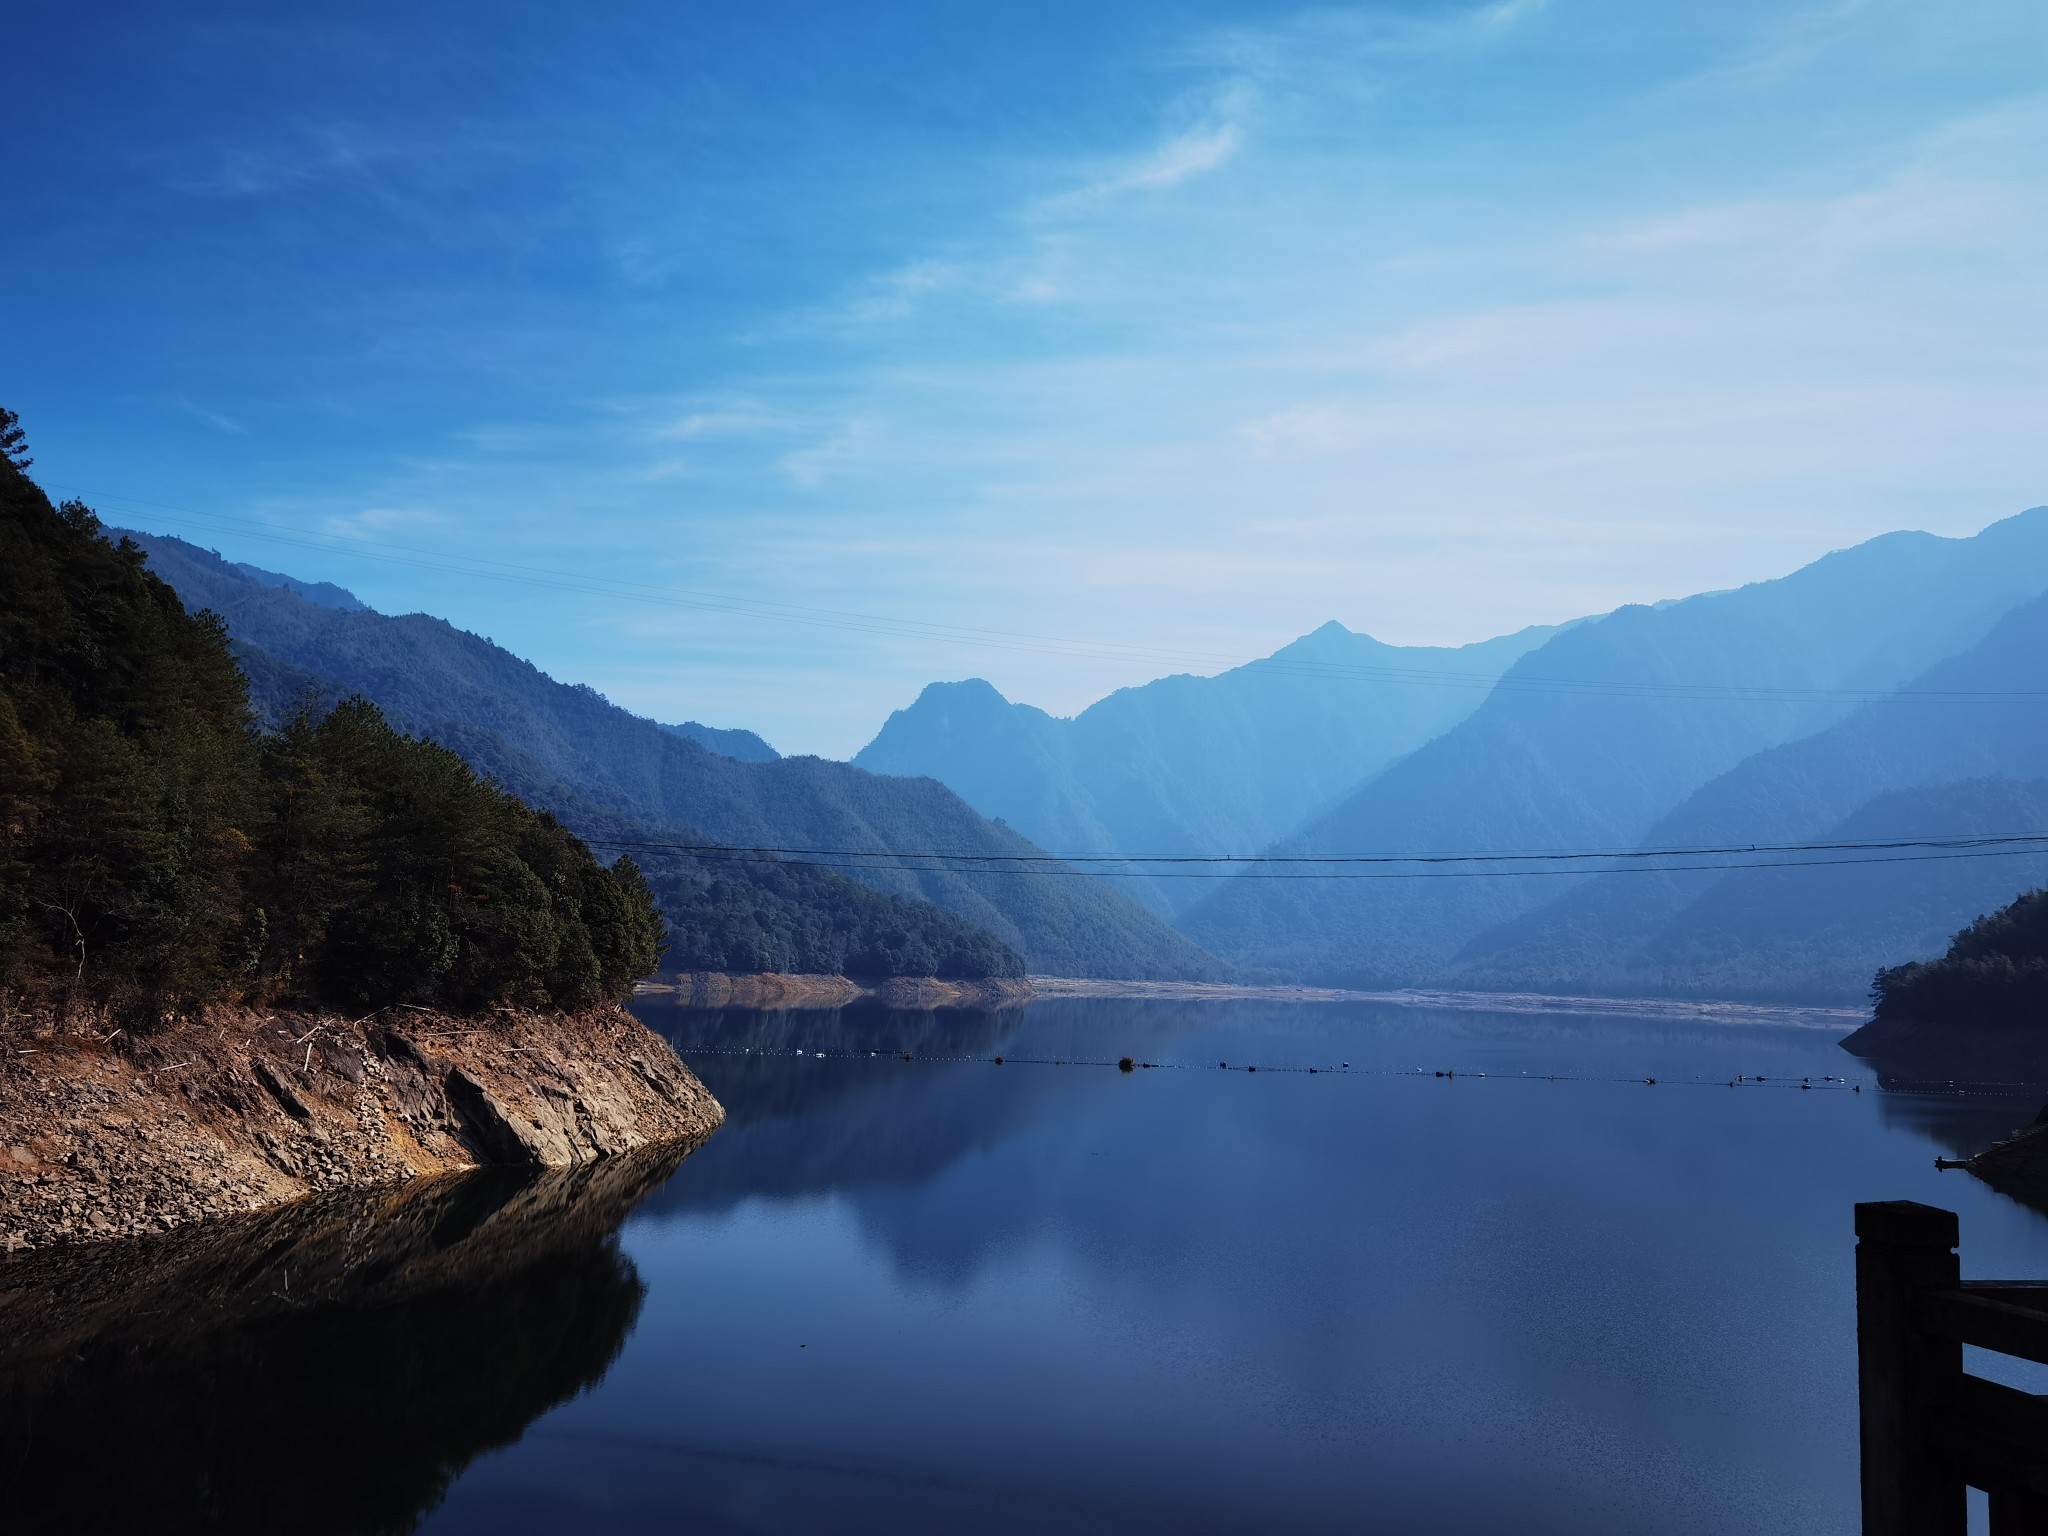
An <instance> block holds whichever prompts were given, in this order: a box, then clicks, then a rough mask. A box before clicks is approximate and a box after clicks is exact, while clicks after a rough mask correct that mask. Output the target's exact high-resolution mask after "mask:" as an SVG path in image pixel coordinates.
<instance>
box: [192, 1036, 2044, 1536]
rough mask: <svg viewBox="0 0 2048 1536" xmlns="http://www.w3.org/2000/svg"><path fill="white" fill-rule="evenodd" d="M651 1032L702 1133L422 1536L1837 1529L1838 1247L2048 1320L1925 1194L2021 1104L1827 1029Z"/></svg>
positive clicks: (2003, 1227)
mask: <svg viewBox="0 0 2048 1536" xmlns="http://www.w3.org/2000/svg"><path fill="white" fill-rule="evenodd" d="M641 1011H642V1015H643V1017H645V1018H646V1019H648V1021H649V1022H650V1023H652V1024H653V1025H655V1027H657V1028H659V1029H661V1030H663V1031H664V1032H665V1033H667V1034H668V1035H669V1036H670V1038H671V1039H673V1040H674V1041H675V1043H676V1045H677V1047H678V1049H679V1050H680V1051H681V1052H682V1054H683V1056H684V1058H685V1059H686V1060H687V1061H689V1062H690V1064H691V1065H692V1067H693V1068H695V1069H696V1070H697V1071H698V1072H699V1074H700V1075H701V1076H703V1078H704V1079H705V1081H706V1082H707V1083H708V1084H709V1085H710V1087H711V1088H712V1090H713V1092H715V1093H716V1094H717V1095H718V1096H719V1098H720V1099H721V1100H722V1101H723V1102H724V1103H725V1104H726V1106H727V1108H728V1110H729V1111H730V1115H731V1118H730V1120H729V1121H728V1123H727V1125H726V1126H725V1128H724V1129H723V1130H721V1131H720V1132H719V1133H718V1134H717V1135H715V1136H714V1137H713V1138H712V1139H711V1141H710V1142H709V1144H708V1145H706V1146H705V1147H704V1148H703V1149H702V1150H701V1151H699V1152H698V1153H696V1154H695V1155H694V1156H692V1157H691V1158H690V1159H689V1160H688V1161H687V1162H685V1163H683V1164H682V1166H681V1167H680V1168H679V1169H678V1170H677V1171H676V1172H675V1173H674V1174H673V1175H672V1176H670V1177H669V1178H668V1179H667V1181H666V1183H664V1184H662V1185H661V1186H660V1187H659V1188H658V1189H656V1190H655V1192H654V1193H653V1194H652V1195H651V1196H649V1197H648V1198H647V1199H646V1200H645V1201H644V1202H643V1203H641V1204H640V1205H639V1207H638V1209H637V1211H636V1212H635V1214H633V1215H632V1216H631V1217H630V1218H629V1219H628V1220H627V1221H626V1222H625V1225H624V1226H623V1228H622V1229H621V1230H620V1232H619V1233H618V1235H617V1237H616V1238H615V1239H613V1240H612V1242H611V1245H610V1247H609V1249H608V1250H607V1251H608V1252H611V1253H614V1254H615V1255H616V1264H615V1265H613V1264H612V1261H610V1260H602V1261H601V1259H600V1256H599V1255H597V1254H596V1253H595V1252H594V1251H592V1252H591V1254H590V1257H589V1258H587V1259H583V1260H579V1261H578V1262H580V1263H583V1264H584V1265H585V1270H586V1271H587V1272H588V1273H590V1274H591V1275H593V1276H595V1277H598V1279H597V1280H594V1281H593V1282H592V1285H593V1286H595V1287H596V1289H593V1290H592V1291H591V1294H592V1295H602V1296H603V1297H604V1298H605V1306H606V1307H607V1308H608V1309H609V1310H607V1311H606V1313H605V1315H604V1318H603V1319H602V1326H600V1327H596V1328H594V1329H590V1330H586V1332H588V1333H589V1334H590V1335H591V1340H590V1342H589V1343H588V1344H587V1345H581V1346H579V1347H580V1348H582V1349H583V1350H584V1355H585V1358H587V1359H589V1360H590V1361H591V1362H592V1364H591V1365H589V1366H572V1365H571V1364H570V1363H569V1362H568V1361H567V1360H566V1359H563V1360H561V1361H560V1362H559V1363H557V1364H556V1365H555V1366H554V1367H553V1374H552V1375H551V1376H550V1377H549V1378H548V1381H547V1382H546V1383H544V1384H543V1386H544V1388H545V1389H544V1390H543V1389H542V1388H540V1387H537V1388H536V1389H534V1390H532V1391H530V1392H527V1393H525V1394H524V1395H523V1396H521V1395H520V1394H519V1393H516V1392H515V1393H511V1394H510V1400H512V1401H518V1402H530V1403H531V1406H530V1407H528V1408H525V1409H523V1410H522V1411H521V1414H520V1416H519V1417H520V1418H521V1421H522V1422H523V1421H524V1419H525V1418H530V1419H531V1422H530V1423H526V1424H525V1427H524V1430H523V1433H522V1432H521V1431H520V1430H519V1428H518V1427H517V1426H516V1425H514V1426H513V1427H511V1428H505V1427H502V1425H501V1421H502V1420H503V1419H504V1417H505V1403H506V1401H507V1400H508V1395H507V1393H506V1391H505V1390H504V1389H503V1388H502V1387H498V1386H495V1385H494V1387H493V1390H492V1393H491V1396H492V1398H493V1400H494V1403H495V1405H496V1406H495V1409H494V1411H495V1412H496V1414H497V1417H496V1418H495V1419H493V1420H492V1421H491V1424H490V1426H489V1428H488V1433H478V1432H476V1431H475V1430H474V1429H473V1428H471V1427H465V1426H461V1425H456V1424H453V1423H450V1424H449V1425H448V1426H447V1432H448V1434H449V1437H450V1444H451V1445H452V1446H454V1447H456V1448H457V1450H456V1452H454V1453H451V1457H450V1458H449V1459H450V1463H451V1475H452V1482H451V1483H450V1485H449V1486H448V1487H447V1490H446V1492H445V1495H442V1496H441V1497H440V1500H439V1502H438V1503H437V1504H434V1505H433V1507H432V1508H431V1509H430V1510H429V1511H427V1512H426V1514H425V1517H424V1521H423V1528H424V1529H425V1530H428V1531H431V1532H445V1533H452V1532H508V1531H525V1530H574V1531H579V1532H580V1531H592V1532H603V1531H616V1532H639V1531H656V1530H660V1531H671V1530H677V1529H687V1530H696V1531H811V1530H847V1531H866V1530H873V1531H884V1530H887V1531H892V1532H903V1531H910V1532H918V1531H960V1530H974V1531H993V1532H1002V1531H1043V1530H1047V1529H1054V1530H1061V1531H1084V1532H1085V1531H1102V1532H1121V1531H1205V1530H1215V1531H1245V1530H1257V1531H1262V1532H1275V1531H1302V1532H1320V1531H1374V1530H1384V1531H1427V1532H1446V1533H1457V1532H1468V1531H1469V1532H1482V1531H1486V1532H1490V1531H1516V1532H1560V1533H1562V1532H1572V1533H1605V1532H1615V1533H1620V1532H1647V1531H1672V1532H1691V1531H1699V1532H1777V1531H1783V1532H1801V1533H1810V1532H1836V1531H1839V1532H1850V1531H1853V1530H1854V1529H1855V1528H1856V1523H1857V1522H1856V1509H1855V1493H1856V1437H1855V1436H1856V1432H1855V1361H1854V1349H1853V1326H1854V1302H1853V1295H1852V1291H1851V1273H1852V1251H1853V1238H1852V1235H1851V1206H1852V1205H1853V1203H1854V1202H1855V1201H1857V1200H1865V1199H1898V1198H1910V1199H1920V1200H1926V1201H1929V1202H1931V1203H1935V1204H1941V1205H1946V1206H1949V1207H1951V1208H1953V1209H1957V1210H1959V1211H1960V1212H1961V1214H1962V1230H1963V1264H1964V1270H1965V1272H1966V1273H1967V1274H1973V1275H1999V1276H2004V1275H2010V1276H2048V1220H2044V1219H2043V1218H2042V1217H2040V1216H2038V1215H2036V1214H2034V1213H2033V1212H2031V1211H2029V1210H2027V1209H2025V1208H2023V1207H2021V1206H2019V1205H2016V1204H2014V1203H2013V1202H2011V1201H2009V1200H2007V1199H2005V1198H2004V1197H2002V1196H2000V1195H1997V1194H1995V1193H1993V1192H1992V1191H1990V1190H1988V1189H1986V1188H1984V1187H1983V1186H1981V1185H1980V1184H1978V1183H1977V1182H1976V1181H1974V1180H1973V1179H1971V1178H1970V1177H1969V1176H1968V1175H1967V1174H1960V1173H1953V1172H1951V1173H1945V1174H1943V1173H1937V1172H1936V1171H1935V1169H1934V1167H1933V1158H1934V1155H1935V1154H1936V1152H1937V1151H1941V1152H1960V1151H1970V1150H1976V1149H1977V1148H1978V1147H1981V1146H1982V1145H1983V1144H1984V1143H1985V1142H1986V1141H1988V1140H1990V1139H1991V1138H1992V1137H1994V1136H1997V1135H2002V1134H2005V1133H2006V1132H2007V1131H2009V1130H2010V1129H2011V1128H2012V1127H2014V1126H2016V1125H2018V1124H2022V1123H2024V1122H2025V1121H2026V1120H2028V1119H2031V1118H2032V1116H2033V1114H2034V1112H2035V1111H2036V1110H2037V1109H2039V1108H2040V1106H2041V1103H2042V1102H2043V1100H2048V1087H2037V1088H2027V1087H2016V1088H1973V1087H1969V1086H1949V1085H1946V1084H1944V1085H1939V1086H1931V1087H1922V1088H1915V1089H1912V1090H1910V1091H1909V1090H1905V1089H1895V1090H1889V1091H1888V1090H1884V1089H1881V1088H1880V1087H1879V1084H1878V1079H1877V1076H1876V1074H1875V1073H1873V1072H1872V1071H1871V1070H1870V1069H1868V1068H1867V1067H1865V1066H1864V1065H1863V1064H1862V1063H1859V1062H1857V1061H1856V1060H1855V1059H1853V1058H1851V1057H1849V1056H1848V1055H1846V1054H1845V1053H1843V1052H1842V1051H1840V1050H1839V1049H1838V1048H1837V1047H1836V1045H1835V1043H1834V1042H1835V1035H1834V1033H1832V1032H1830V1031H1826V1030H1818V1029H1811V1028H1787V1027H1777V1026H1770V1025H1762V1024H1756V1023H1748V1024H1741V1025H1720V1024H1712V1023H1701V1022H1685V1023H1672V1022H1668V1021H1658V1020H1650V1019H1633V1018H1626V1017H1613V1016H1607V1017H1599V1018H1580V1017H1571V1016H1562V1015H1551V1016H1532V1015H1516V1016H1507V1015H1490V1014H1484V1013H1473V1012H1448V1011H1428V1010H1419V1009H1402V1008H1394V1007H1382V1006H1370V1005H1353V1004H1341V1005H1340V1004H1320V1005H1297V1004H1290V1005H1279V1004H1264V1003H1256V1002H1237V1003H1224V1004H1216V1003H1199V1004H1191V1003H1178V1002H1173V1003H1168V1002H1157V1001H1144V1002H1129V1001H1107V1000H1098V999H1088V1000H1054V1001H1045V1002H1040V1003H1036V1004H1033V1005H1031V1006H1030V1007H1028V1008H1022V1009H1012V1010H1006V1011H1002V1012H996V1013H973V1012H965V1011H959V1012H940V1013H935V1014H934V1013H922V1014H912V1013H889V1012H885V1011H880V1010H866V1011H863V1010H842V1011H832V1012H822V1011H821V1012H789V1013H771V1014H762V1013H750V1012H743V1011H705V1010H688V1009H681V1008H674V1007H667V1006H652V1005H650V1006H647V1007H644V1008H643V1009H642V1010H641ZM820 1052H822V1053H823V1055H822V1056H820V1055H819V1054H818V1053H820ZM905 1052H908V1053H909V1054H910V1055H911V1057H912V1059H911V1060H909V1061H905V1060H904V1059H903V1058H904V1054H905ZM999 1054H1000V1055H1002V1056H1004V1057H1005V1058H1006V1059H1005V1063H1004V1064H1003V1065H1001V1066H998V1065H995V1064H994V1063H993V1061H992V1058H993V1057H995V1056H997V1055H999ZM1126 1055H1128V1056H1130V1057H1132V1058H1133V1059H1134V1063H1147V1062H1150V1063H1157V1064H1158V1065H1155V1066H1151V1067H1147V1066H1143V1065H1136V1066H1134V1070H1132V1071H1130V1072H1123V1071H1120V1070H1118V1068H1117V1066H1116V1065H1115V1063H1116V1060H1117V1058H1119V1057H1121V1056H1126ZM1055 1063H1059V1064H1055ZM1345 1063H1349V1070H1346V1069H1345V1068H1344V1065H1343V1064H1345ZM1223 1064H1227V1066H1225V1065H1223ZM1311 1066H1313V1067H1316V1068H1317V1069H1318V1070H1317V1071H1316V1072H1315V1073H1314V1074H1310V1073H1309V1072H1308V1071H1307V1070H1306V1069H1307V1068H1309V1067H1311ZM1248 1067H1256V1068H1257V1069H1258V1070H1257V1071H1247V1070H1245V1069H1246V1068H1248ZM1418 1070H1419V1072H1420V1074H1421V1075H1417V1074H1418ZM1438 1072H1446V1073H1452V1072H1454V1073H1455V1074H1456V1075H1455V1076H1444V1077H1439V1076H1436V1075H1435V1074H1436V1073H1438ZM1482 1074H1483V1075H1482ZM1738 1074H1740V1075H1741V1076H1742V1078H1743V1079H1744V1081H1743V1082H1742V1084H1741V1085H1740V1086H1735V1087H1731V1086H1729V1081H1730V1079H1733V1078H1735V1077H1737V1075H1738ZM1651 1078H1654V1079H1655V1082H1654V1084H1652V1083H1650V1082H1647V1081H1646V1079H1651ZM1757 1078H1761V1079H1762V1081H1761V1082H1757V1081H1753V1079H1757ZM1852 1086H1853V1087H1858V1088H1860V1090H1861V1091H1851V1088H1852ZM614 1268H616V1271H617V1273H618V1274H619V1275H620V1276H622V1277H623V1278H622V1280H621V1281H620V1282H618V1283H616V1284H615V1283H614V1282H613V1281H611V1280H610V1279H608V1278H604V1277H607V1276H609V1275H611V1274H612V1273H613V1270H614ZM582 1272H584V1271H579V1273H582ZM499 1279H500V1289H501V1290H502V1289H503V1285H504V1282H506V1281H507V1280H508V1279H516V1277H504V1276H501V1277H499ZM600 1281H601V1284H600V1283H599V1282H600ZM627 1281H630V1283H631V1284H630V1286H629V1289H631V1287H637V1288H638V1292H637V1311H635V1310H632V1309H630V1308H629V1309H628V1311H627V1312H626V1313H623V1314H622V1313H620V1312H619V1307H620V1306H621V1305H623V1302H622V1301H621V1300H620V1299H619V1298H620V1297H622V1296H624V1295H625V1294H626V1293H625V1292H622V1291H620V1290H619V1288H618V1286H619V1284H625V1283H626V1282H627ZM535 1283H536V1284H538V1283H539V1282H538V1281H536V1282H535ZM549 1283H550V1284H551V1285H552V1286H553V1289H551V1290H549V1291H548V1292H547V1295H546V1297H545V1298H542V1297H539V1296H538V1294H537V1296H536V1299H544V1300H548V1301H550V1302H551V1303H553V1302H556V1301H559V1304H561V1305H581V1304H582V1303H581V1302H580V1301H579V1300H578V1299H577V1293H576V1291H575V1289H574V1288H573V1287H569V1286H565V1285H564V1284H563V1283H562V1279H561V1277H560V1276H559V1275H556V1276H555V1277H554V1278H553V1279H552V1280H551V1281H550V1282H549ZM493 1308H494V1311H493V1315H494V1316H503V1317H506V1318H517V1317H522V1316H529V1315H531V1308H530V1307H527V1308H524V1309H522V1307H521V1305H519V1304H518V1303H517V1301H516V1299H515V1298H512V1297H510V1296H509V1295H498V1296H497V1297H496V1299H495V1300H494V1302H493ZM389 1332H390V1330H389V1328H388V1327H380V1329H379V1330H377V1334H378V1337H379V1338H380V1339H383V1338H385V1337H386V1336H387V1335H388V1334H389ZM473 1347H474V1346H473V1345H470V1344H465V1345H464V1348H473ZM388 1354H389V1351H388V1349H386V1350H384V1351H381V1352H377V1353H366V1354H365V1355H364V1356H363V1358H362V1369H363V1370H364V1371H368V1372H371V1373H373V1374H374V1373H375V1372H377V1371H380V1370H381V1371H386V1372H390V1371H391V1370H392V1369H393V1367H392V1366H391V1365H390V1363H389V1360H388V1359H387V1356H388ZM558 1354H559V1352H558ZM449 1355H450V1351H448V1350H445V1349H444V1350H443V1351H441V1352H440V1356H437V1357H436V1358H437V1359H438V1358H441V1356H449ZM614 1356H615V1358H614ZM607 1362H609V1363H608V1364H607ZM318 1368H320V1369H328V1370H339V1369H341V1368H342V1367H341V1365H340V1364H339V1363H338V1362H335V1361H331V1360H330V1361H329V1363H327V1364H326V1365H325V1366H322V1367H318ZM579 1371H580V1372H581V1375H580V1376H579V1375H578V1372H579ZM497 1374H502V1371H500V1372H498V1373H497ZM497 1374H492V1375H490V1376H489V1379H490V1380H492V1381H493V1382H494V1383H495V1382H496V1381H497ZM2007 1379H2013V1380H2021V1381H2023V1380H2024V1378H2021V1377H2015V1376H2011V1375H2010V1374H2009V1373H2008V1375H2007ZM589 1380H594V1383H595V1384H594V1385H589V1386H588V1387H587V1388H585V1389H583V1390H580V1391H577V1383H578V1382H579V1381H589ZM562 1383H567V1384H568V1385H567V1386H563V1385H561V1384H562ZM418 1390H419V1383H417V1382H416V1381H415V1382H410V1383H408V1382H405V1381H402V1380H392V1381H388V1382H386V1381H379V1380H362V1379H358V1380H357V1381H355V1383H354V1384H353V1386H352V1388H351V1390H350V1392H349V1393H348V1394H347V1397H346V1401H348V1402H349V1403H350V1404H351V1405H352V1411H353V1412H356V1413H360V1412H361V1411H362V1410H363V1407H364V1404H365V1403H366V1402H374V1401H375V1399H376V1394H377V1393H378V1392H379V1391H385V1392H389V1393H393V1394H396V1393H400V1392H417V1391H418ZM565 1391H568V1392H574V1393H575V1395H572V1396H569V1397H568V1399H567V1400H566V1401H563V1400H561V1399H562V1397H563V1394H564V1392H565ZM311 1396H312V1395H311V1394H305V1393H301V1394H300V1400H301V1401H304V1400H309V1399H310V1397H311ZM443 1398H445V1399H446V1400H447V1401H449V1402H451V1403H453V1402H457V1401H459V1399H460V1395H459V1394H454V1393H443V1394H441V1395H440V1396H439V1397H437V1399H436V1401H437V1402H438V1401H441V1400H442V1399H443ZM296 1411H299V1412H305V1411H306V1410H305V1409H304V1408H303V1407H299V1408H298V1409H297V1410H296ZM476 1411H477V1412H481V1411H482V1409H481V1408H478V1409H477V1410H476ZM448 1414H449V1415H450V1416H452V1417H459V1416H460V1410H458V1409H453V1408H451V1409H449V1410H448ZM418 1417H419V1416H418V1415H413V1416H412V1417H411V1418H407V1419H404V1420H403V1422H406V1423H407V1424H408V1425H413V1424H414V1423H415V1422H416V1420H417V1419H418ZM318 1430H319V1426H318V1425H317V1424H315V1425H310V1426H308V1433H309V1434H312V1435H317V1433H318ZM411 1432H415V1433H417V1430H416V1429H414V1430H412V1431H411ZM493 1441H496V1442H506V1441H509V1443H503V1444H501V1445H500V1447H499V1448H497V1449H487V1450H483V1451H481V1452H479V1451H478V1449H477V1447H478V1446H479V1445H480V1444H489V1443H491V1442H493ZM352 1443H353V1442H352ZM222 1475H225V1476H229V1477H232V1475H233V1468H232V1466H229V1467H226V1468H224V1469H223V1473H222ZM328 1475H330V1476H332V1477H337V1478H342V1479H346V1478H348V1477H350V1476H351V1475H354V1474H352V1473H351V1471H350V1469H349V1468H348V1467H345V1466H335V1467H332V1468H329V1469H328ZM427 1502H431V1500H428V1501H427ZM200 1523H202V1524H203V1522H200Z"/></svg>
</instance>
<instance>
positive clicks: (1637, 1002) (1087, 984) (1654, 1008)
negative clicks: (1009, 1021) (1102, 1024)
mask: <svg viewBox="0 0 2048 1536" xmlns="http://www.w3.org/2000/svg"><path fill="white" fill-rule="evenodd" d="M1031 986H1032V990H1033V991H1034V992H1035V993H1036V994H1037V995H1038V996H1040V997H1158V998H1179V999H1184V1000H1186V1001H1189V1002H1202V1001H1211V1002H1228V1001H1232V1000H1254V1001H1266V1002H1279V1003H1391V1004H1393V1005H1395V1006H1397V1007H1402V1008H1441V1009H1450V1010H1453V1011H1458V1012H1475V1013H1573V1014H1622V1015H1627V1016H1629V1017H1632V1018H1646V1019H1672V1020H1685V1019H1697V1020H1700V1021H1702V1022H1711V1023H1758V1024H1795V1025H1804V1026H1807V1027H1810V1028H1815V1029H1848V1028H1850V1027H1851V1026H1853V1025H1854V1024H1855V1023H1856V1022H1857V1021H1858V1020H1860V1019H1862V1018H1864V1017H1866V1014H1865V1012H1864V1011H1863V1010H1861V1009H1855V1008H1818V1007H1803V1006H1795V1005H1786V1006H1778V1005H1773V1004H1768V1003H1734V1002H1719V1001H1715V1000H1713V999H1710V998H1709V999H1693V998H1671V997H1553V996H1550V995H1549V994H1546V993H1540V992H1445V991H1431V990H1426V989H1422V988H1407V989H1404V990H1401V991H1395V992H1361V991H1353V990H1347V989H1345V988H1341V987H1303V986H1287V985H1274V986H1261V985H1257V984H1252V983H1245V984H1242V985H1240V984H1237V983H1233V982H1208V981H1102V980H1096V979H1093V978H1089V977H1075V976H1034V977H1032V978H1031Z"/></svg>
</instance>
